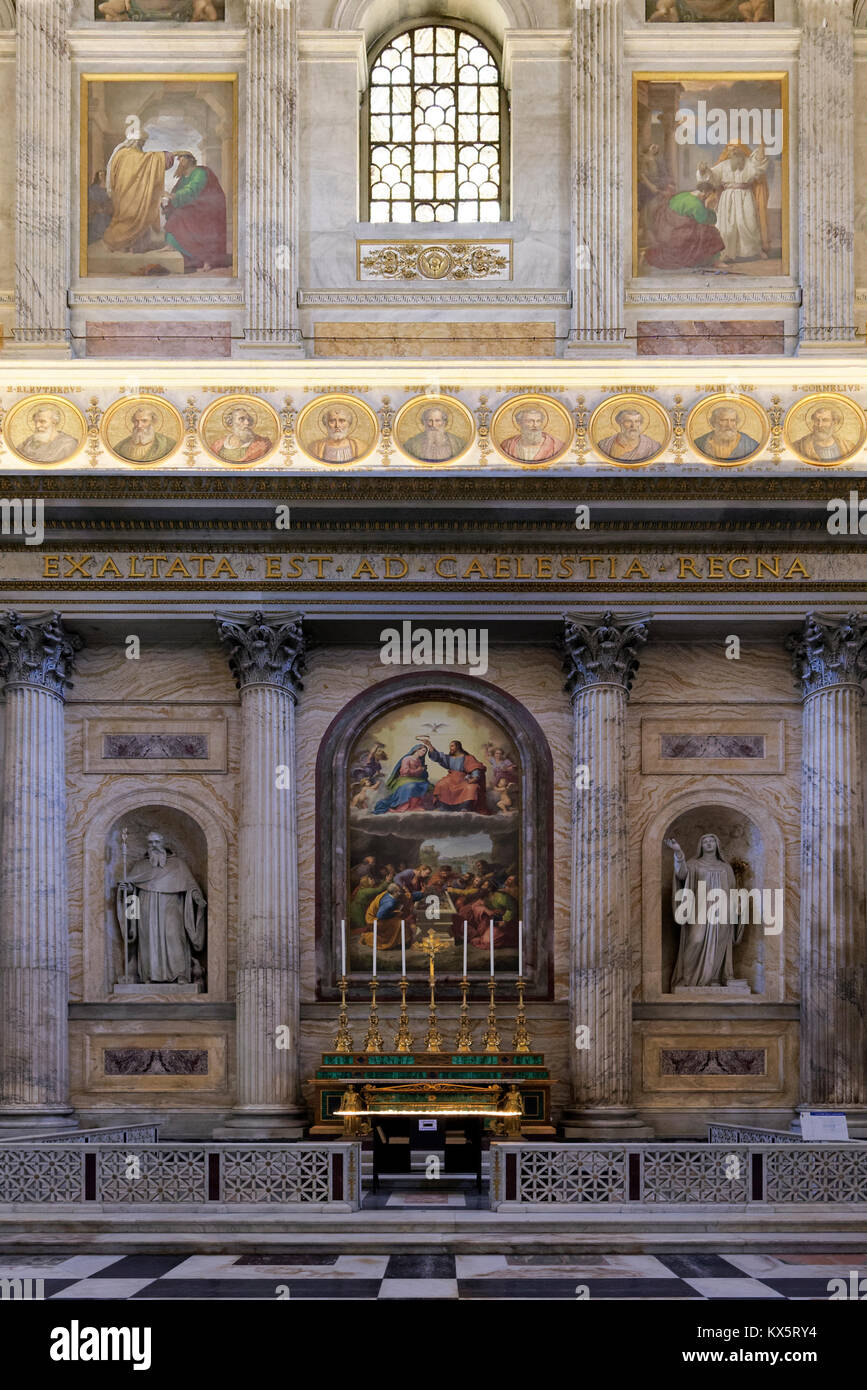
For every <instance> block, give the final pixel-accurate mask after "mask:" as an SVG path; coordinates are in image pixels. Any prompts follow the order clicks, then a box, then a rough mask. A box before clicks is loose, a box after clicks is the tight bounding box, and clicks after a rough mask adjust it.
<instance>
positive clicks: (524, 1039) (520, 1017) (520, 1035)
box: [512, 976, 532, 1052]
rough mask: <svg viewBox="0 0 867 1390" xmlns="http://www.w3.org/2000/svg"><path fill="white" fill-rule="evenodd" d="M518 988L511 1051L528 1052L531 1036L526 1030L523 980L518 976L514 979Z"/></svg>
mask: <svg viewBox="0 0 867 1390" xmlns="http://www.w3.org/2000/svg"><path fill="white" fill-rule="evenodd" d="M516 985H517V990H518V1014H517V1017H516V1019H515V1037H514V1040H513V1042H512V1051H513V1052H529V1051H530V1050H531V1047H530V1045H531V1043H532V1038H531V1037H530V1034H529V1032H528V1030H527V1018H526V1015H525V1013H524V981H523V979H522V978H521V977H520V976H518V979H517V981H516Z"/></svg>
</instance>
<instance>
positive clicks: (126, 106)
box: [81, 73, 237, 277]
mask: <svg viewBox="0 0 867 1390" xmlns="http://www.w3.org/2000/svg"><path fill="white" fill-rule="evenodd" d="M81 84H82V85H81V129H82V151H81V170H82V175H81V177H82V190H81V274H82V275H89V276H94V275H98V276H123V277H127V276H136V277H150V276H164V275H196V276H204V275H209V276H227V275H234V274H235V273H236V271H237V265H236V229H235V227H236V203H237V172H236V165H237V157H236V150H237V111H236V106H237V94H236V86H237V82H236V78H235V77H234V75H233V74H231V73H228V74H226V73H207V74H205V73H202V74H199V75H198V76H196V77H189V76H174V75H169V74H158V73H154V74H143V75H141V76H139V77H135V78H132V77H130V76H129V74H123V75H122V76H120V75H118V76H114V75H103V76H83V77H82V79H81Z"/></svg>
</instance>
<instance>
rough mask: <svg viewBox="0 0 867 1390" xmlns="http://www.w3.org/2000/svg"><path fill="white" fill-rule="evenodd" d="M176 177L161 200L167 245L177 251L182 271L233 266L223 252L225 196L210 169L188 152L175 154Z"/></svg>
mask: <svg viewBox="0 0 867 1390" xmlns="http://www.w3.org/2000/svg"><path fill="white" fill-rule="evenodd" d="M176 159H177V171H178V178H177V181H176V183H175V186H174V188H173V189H172V191H171V193H169V194H168V196H167V197H166V198H164V199H163V211H164V213H165V218H166V242H167V243H168V245H169V246H173V247H174V248H175V250H176V251H180V253H181V255H182V256H183V258H184V270H185V271H186V272H189V271H193V270H215V269H218V268H221V267H223V266H230V265H231V264H232V257H231V255H230V254H229V253H228V251H227V250H226V195H225V194H224V192H223V190H222V188H221V187H220V180H219V179H218V178H217V175H216V174H215V173H214V171H213V169H207V168H205V166H204V165H202V164H198V163H197V162H196V157H195V155H193V154H190V152H189V150H183V151H182V152H181V153H180V154H178V155H176Z"/></svg>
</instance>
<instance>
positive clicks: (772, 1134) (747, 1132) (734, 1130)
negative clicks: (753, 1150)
mask: <svg viewBox="0 0 867 1390" xmlns="http://www.w3.org/2000/svg"><path fill="white" fill-rule="evenodd" d="M707 1142H708V1143H709V1144H801V1143H803V1140H802V1138H801V1136H800V1134H794V1133H793V1132H792V1131H791V1130H788V1129H756V1128H755V1127H754V1126H753V1125H749V1126H746V1127H745V1126H743V1125H708V1127H707Z"/></svg>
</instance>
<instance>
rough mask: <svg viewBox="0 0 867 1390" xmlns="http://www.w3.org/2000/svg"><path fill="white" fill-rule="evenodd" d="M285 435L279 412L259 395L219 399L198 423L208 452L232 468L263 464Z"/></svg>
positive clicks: (219, 397) (209, 407) (222, 397)
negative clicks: (244, 418)
mask: <svg viewBox="0 0 867 1390" xmlns="http://www.w3.org/2000/svg"><path fill="white" fill-rule="evenodd" d="M245 416H246V421H244V420H243V419H242V417H245ZM282 434H283V430H282V426H281V424H280V419H279V416H278V415H277V412H276V410H275V409H274V407H273V406H272V405H269V404H268V402H267V401H263V400H262V399H261V397H259V396H245V395H229V396H218V397H217V399H216V400H215V401H212V402H211V404H210V405H209V406H208V408H207V410H205V411H204V413H203V414H202V418H201V419H200V421H199V439H200V440H201V442H202V444H203V445H204V447H205V449H206V450H207V453H208V454H209V455H210V457H211V458H212V459H214V460H215V461H216V462H217V463H222V464H226V465H227V466H228V467H230V468H251V467H253V465H255V464H257V463H264V462H265V460H266V459H269V458H271V456H272V455H273V453H274V451H275V450H276V448H277V446H278V444H279V443H280V440H281V438H282Z"/></svg>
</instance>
